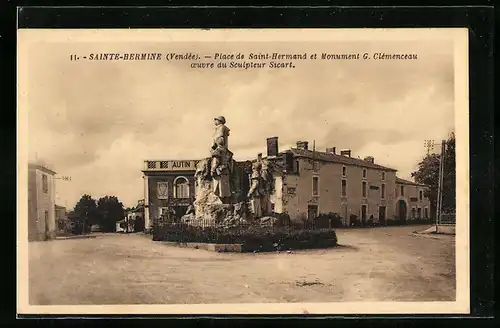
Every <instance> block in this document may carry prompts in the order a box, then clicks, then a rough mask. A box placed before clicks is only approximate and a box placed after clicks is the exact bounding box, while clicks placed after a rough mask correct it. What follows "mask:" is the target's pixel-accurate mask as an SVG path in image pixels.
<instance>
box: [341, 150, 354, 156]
mask: <svg viewBox="0 0 500 328" xmlns="http://www.w3.org/2000/svg"><path fill="white" fill-rule="evenodd" d="M340 155H342V156H348V157H351V150H350V149H344V150H341V151H340Z"/></svg>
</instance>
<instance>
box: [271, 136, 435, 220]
mask: <svg viewBox="0 0 500 328" xmlns="http://www.w3.org/2000/svg"><path fill="white" fill-rule="evenodd" d="M270 139H271V140H268V157H269V155H270V154H271V156H270V158H271V160H272V161H275V162H277V163H281V170H276V171H275V172H274V176H275V190H274V192H273V194H272V195H271V197H270V201H271V207H272V208H273V210H274V212H275V213H287V214H288V215H289V216H290V218H291V219H292V220H301V219H305V218H308V219H312V218H315V217H317V216H318V215H320V214H328V213H337V214H339V215H340V216H341V218H342V221H343V223H344V224H345V225H350V224H351V219H353V218H356V219H357V220H368V219H369V218H370V217H372V218H373V219H374V220H375V221H383V220H391V219H398V218H399V217H400V216H404V218H403V217H402V218H403V219H406V218H411V217H409V214H408V212H405V211H403V210H400V208H401V207H400V206H399V205H400V204H402V203H403V202H405V204H414V205H412V206H414V207H415V211H416V213H420V212H419V211H422V209H423V210H424V211H428V210H425V208H426V207H428V204H429V200H428V199H427V198H425V196H424V195H425V192H424V190H425V188H426V186H424V185H418V184H415V183H412V182H409V181H405V180H402V179H399V178H397V177H396V170H395V169H393V168H390V167H386V166H382V165H378V164H376V163H375V159H374V158H373V157H371V156H368V157H365V158H364V159H360V158H354V157H351V150H342V151H341V152H340V154H337V152H336V148H335V147H332V148H328V149H326V150H325V151H316V150H314V151H313V150H311V149H309V143H308V142H306V141H299V142H297V146H296V147H295V148H291V149H289V150H286V151H284V152H280V153H278V151H277V138H270ZM270 145H271V146H270ZM269 147H271V149H269ZM276 154H277V155H276ZM403 185H404V186H403ZM397 186H399V187H401V186H403V188H404V189H405V188H406V189H408V190H407V194H408V195H411V196H406V197H410V198H405V197H401V196H400V195H399V194H398V193H397V191H398V190H397V188H396V187H397ZM399 190H401V189H399ZM413 193H414V195H413ZM417 196H418V197H421V199H420V198H418V202H416V203H415V202H413V200H416V198H415V197H417ZM418 204H420V205H418ZM419 208H421V210H419ZM411 213H413V212H411Z"/></svg>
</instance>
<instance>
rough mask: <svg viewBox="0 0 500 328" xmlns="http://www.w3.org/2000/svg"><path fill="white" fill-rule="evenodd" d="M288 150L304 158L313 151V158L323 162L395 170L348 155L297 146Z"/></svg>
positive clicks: (309, 155) (310, 155)
mask: <svg viewBox="0 0 500 328" xmlns="http://www.w3.org/2000/svg"><path fill="white" fill-rule="evenodd" d="M290 151H291V152H292V153H293V154H294V155H295V156H297V157H306V158H310V159H312V158H313V153H314V158H315V159H316V160H319V161H324V162H332V163H339V164H346V165H354V166H360V167H367V168H373V169H379V170H387V171H397V170H396V169H393V168H390V167H386V166H382V165H378V164H374V163H370V162H367V161H364V160H362V159H360V158H353V157H348V156H344V155H337V154H330V153H325V152H319V151H316V152H313V151H311V150H303V149H297V148H291V149H290Z"/></svg>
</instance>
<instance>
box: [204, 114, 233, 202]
mask: <svg viewBox="0 0 500 328" xmlns="http://www.w3.org/2000/svg"><path fill="white" fill-rule="evenodd" d="M214 123H215V129H214V134H213V137H212V147H211V151H210V154H211V165H210V175H211V176H212V187H213V189H212V190H213V192H214V194H215V195H216V196H217V197H219V198H220V199H221V201H222V202H223V203H227V202H228V201H229V198H230V197H231V187H230V180H229V178H230V174H231V173H232V171H233V153H231V152H230V151H229V149H228V139H229V131H230V129H229V128H228V127H227V126H226V125H225V124H226V119H225V118H224V116H219V117H216V118H214Z"/></svg>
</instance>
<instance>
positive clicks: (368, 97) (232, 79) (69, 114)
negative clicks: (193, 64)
mask: <svg viewBox="0 0 500 328" xmlns="http://www.w3.org/2000/svg"><path fill="white" fill-rule="evenodd" d="M186 51H191V52H197V53H200V54H202V55H203V54H213V53H215V52H232V53H234V52H242V53H245V54H248V53H250V52H252V53H257V52H280V53H292V52H293V53H304V52H307V53H314V52H318V53H321V52H328V53H351V52H361V53H363V52H369V53H374V52H386V53H394V52H396V53H416V54H417V55H418V59H417V60H399V61H398V60H380V61H374V60H369V61H363V60H353V61H347V60H344V61H341V60H337V61H312V60H306V61H297V62H295V68H294V69H260V70H258V69H254V70H229V69H227V70H223V69H208V70H195V69H191V68H189V64H188V63H187V62H185V61H177V62H167V61H154V62H151V61H149V62H139V61H129V62H125V61H114V62H111V61H100V62H99V61H98V62H88V61H87V62H74V61H70V60H69V56H70V54H80V55H82V56H83V55H85V54H87V55H88V54H90V53H99V52H133V53H142V52H161V53H167V52H186ZM27 56H28V57H27V58H28V61H27V62H26V65H27V67H26V68H27V71H28V73H27V79H28V80H27V83H26V86H27V87H26V88H27V90H26V91H25V92H26V93H27V95H28V97H27V99H28V102H27V104H26V106H27V110H28V129H29V130H28V131H29V132H28V135H29V136H28V146H29V151H28V153H29V160H30V161H38V162H42V163H45V164H47V165H48V166H49V167H50V168H52V169H54V170H55V171H56V172H57V173H58V175H59V176H70V177H71V181H63V180H56V203H57V204H59V205H62V206H66V207H68V208H73V206H74V205H75V203H76V202H77V201H78V199H79V198H80V197H81V196H82V195H83V194H90V195H91V196H93V197H94V198H96V199H98V198H99V197H102V196H105V195H115V196H117V197H118V198H119V199H120V200H121V201H122V202H123V203H124V205H125V206H134V205H135V204H136V203H137V201H138V200H139V199H142V198H144V195H143V190H144V188H143V180H142V172H141V169H142V167H143V161H144V160H147V159H200V158H203V157H206V156H207V154H208V150H209V146H210V141H211V134H212V131H213V118H214V117H215V116H219V115H224V116H225V117H226V120H227V126H228V127H229V128H230V129H231V136H230V139H229V146H230V149H231V151H232V152H233V153H234V154H235V155H234V157H235V159H237V160H245V159H250V158H254V157H256V156H257V153H259V152H262V153H264V154H265V151H266V138H267V137H270V136H277V137H278V138H279V147H280V151H281V150H285V149H286V148H289V147H291V146H294V145H295V143H296V141H298V140H306V141H309V142H310V145H312V142H313V140H314V141H315V144H316V149H317V150H324V149H325V148H327V147H336V148H337V150H340V149H351V150H352V156H353V157H358V156H359V157H361V158H364V157H365V156H373V157H374V158H375V162H376V163H378V164H381V165H386V166H389V167H392V168H395V169H397V170H398V171H399V172H398V176H399V177H401V178H406V179H409V178H410V176H411V172H412V171H414V170H415V169H416V166H417V164H418V162H419V161H420V160H421V159H422V158H423V156H424V155H425V153H426V149H425V148H424V140H426V139H432V140H436V142H439V141H440V140H441V139H445V138H446V137H447V135H448V134H449V133H450V131H452V129H453V128H454V94H453V92H454V91H453V90H454V85H453V84H454V67H453V47H452V44H451V43H447V42H443V41H440V42H437V41H422V42H401V41H400V42H394V41H376V40H374V41H363V42H356V41H351V42H347V41H342V42H339V41H336V42H302V43H298V42H295V43H294V42H254V43H238V42H224V43H220V42H219V43H217V42H198V43H195V42H174V43H173V42H164V43H163V42H156V43H152V42H133V43H132V42H127V43H124V42H117V43H102V42H101V43H99V42H95V43H93V42H85V43H83V42H72V41H71V40H68V41H66V42H63V43H62V42H61V43H49V42H46V43H36V44H33V45H31V51H30V53H29V55H27Z"/></svg>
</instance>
